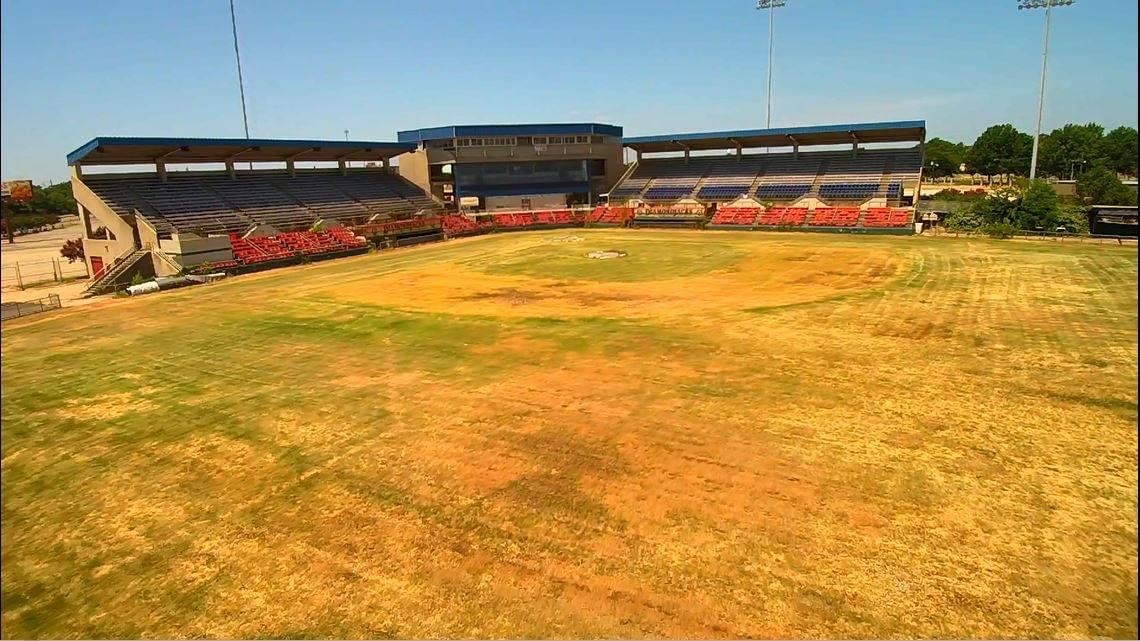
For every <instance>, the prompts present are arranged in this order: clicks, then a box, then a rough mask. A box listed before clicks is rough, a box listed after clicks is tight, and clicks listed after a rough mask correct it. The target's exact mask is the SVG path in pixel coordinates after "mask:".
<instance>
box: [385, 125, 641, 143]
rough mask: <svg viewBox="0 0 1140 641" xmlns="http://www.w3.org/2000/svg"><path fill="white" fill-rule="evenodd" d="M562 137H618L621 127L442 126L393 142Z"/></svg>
mask: <svg viewBox="0 0 1140 641" xmlns="http://www.w3.org/2000/svg"><path fill="white" fill-rule="evenodd" d="M565 134H583V135H589V134H599V135H602V136H614V137H616V138H620V137H621V135H622V128H621V127H618V126H615V125H605V124H601V123H596V122H578V123H546V124H522V125H450V126H446V127H429V128H426V129H409V130H407V131H400V132H397V133H396V139H397V140H399V141H400V142H422V141H424V140H443V139H447V138H463V137H469V136H542V135H553V136H557V135H565Z"/></svg>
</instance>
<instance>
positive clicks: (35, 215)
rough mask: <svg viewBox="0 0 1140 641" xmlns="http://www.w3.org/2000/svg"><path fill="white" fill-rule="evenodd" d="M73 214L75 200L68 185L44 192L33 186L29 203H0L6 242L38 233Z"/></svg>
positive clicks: (51, 188) (57, 186)
mask: <svg viewBox="0 0 1140 641" xmlns="http://www.w3.org/2000/svg"><path fill="white" fill-rule="evenodd" d="M74 212H75V198H74V197H73V196H72V194H71V183H60V184H58V185H52V186H50V187H47V188H43V187H37V186H35V185H33V186H32V199H31V200H30V201H28V202H15V201H12V200H5V201H3V203H0V216H2V217H3V219H4V228H5V232H6V233H7V234H8V242H9V243H11V242H13V240H14V239H13V237H12V236H13V234H14V233H15V232H29V231H38V230H39V229H42V228H44V227H50V226H51V225H54V224H56V223H58V222H59V217H60V216H61V215H63V214H69V213H74Z"/></svg>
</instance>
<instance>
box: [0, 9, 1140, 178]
mask: <svg viewBox="0 0 1140 641" xmlns="http://www.w3.org/2000/svg"><path fill="white" fill-rule="evenodd" d="M753 7H754V2H751V1H750V0H703V1H700V0H573V1H570V2H566V1H561V0H467V1H465V2H459V1H455V0H433V1H432V2H415V1H409V0H399V1H397V0H354V1H349V0H322V1H320V2H314V1H311V0H309V1H301V0H296V1H291V0H237V15H238V29H239V32H240V37H241V46H242V62H243V66H244V71H245V79H246V98H247V103H248V106H249V120H250V133H251V135H253V136H258V137H282V138H287V137H292V138H343V136H344V133H343V132H344V130H345V129H348V130H350V135H351V137H352V138H354V139H358V140H367V139H372V140H391V139H394V137H395V134H396V131H397V130H398V129H411V128H416V127H424V126H432V125H444V124H469V123H510V122H535V121H537V122H552V121H601V122H607V123H613V124H618V125H622V126H624V127H625V131H626V134H627V135H642V134H652V133H671V132H682V131H702V130H711V129H732V128H752V127H762V126H763V124H764V74H765V62H766V55H767V20H766V17H765V16H764V15H763V14H762V12H759V11H756V10H755V9H754V8H753ZM2 8H3V11H2V13H3V15H2V18H3V20H2V34H0V36H2V40H0V48H2V63H0V66H2V69H0V72H2V73H0V78H2V80H0V82H2V87H0V88H2V92H0V100H2V107H3V109H2V122H0V152H2V154H0V156H2V158H0V160H2V166H0V173H2V175H3V177H4V178H5V179H13V178H25V177H26V178H32V179H34V180H36V181H37V182H46V181H47V180H49V179H50V180H55V181H60V180H63V179H65V178H66V176H67V168H66V165H65V160H64V156H65V155H66V154H67V152H69V151H71V150H72V149H74V148H75V147H78V146H79V145H81V144H82V143H84V142H86V141H87V140H89V139H91V138H92V137H94V136H96V135H138V136H163V135H169V136H211V137H217V136H221V137H225V136H235V137H237V136H241V135H242V126H241V109H240V103H239V101H238V91H237V77H236V72H235V70H234V61H233V48H232V41H231V35H230V20H229V4H228V2H227V0H189V1H187V2H156V1H154V0H102V1H99V2H91V1H89V0H84V1H82V2H80V1H65V0H54V1H41V0H3V4H2ZM1044 17H1045V16H1044V12H1043V11H1040V10H1039V11H1020V12H1019V11H1018V10H1017V8H1016V1H1015V0H941V1H934V0H930V1H927V0H789V1H788V6H787V7H786V8H783V9H780V10H778V13H777V14H776V54H775V80H774V88H773V96H774V99H773V105H774V107H773V118H772V124H773V125H774V126H785V125H787V126H791V125H810V124H827V123H836V122H852V121H866V120H890V119H911V118H915V119H925V120H926V121H927V124H928V130H929V135H930V136H940V137H944V138H950V139H953V140H965V141H972V140H973V139H974V138H975V137H976V136H977V134H978V133H980V131H981V129H982V128H984V127H985V126H987V125H989V124H992V123H995V122H1012V123H1013V124H1014V125H1016V126H1017V127H1018V128H1020V129H1022V130H1023V131H1030V132H1031V131H1032V126H1033V118H1034V110H1035V105H1036V92H1037V82H1038V74H1039V71H1040V62H1041V59H1040V55H1041V34H1042V26H1043V22H1044ZM1136 24H1137V8H1136V2H1135V1H1134V0H1078V2H1077V3H1076V4H1075V5H1074V6H1072V7H1064V8H1059V9H1055V10H1054V20H1053V32H1052V44H1051V55H1050V65H1049V93H1048V101H1047V104H1046V113H1045V130H1046V131H1048V130H1049V129H1051V128H1053V127H1056V126H1058V125H1060V124H1063V123H1065V122H1069V121H1079V122H1086V121H1097V122H1100V123H1102V124H1104V125H1106V126H1108V127H1110V128H1111V127H1115V126H1117V125H1119V124H1127V125H1131V126H1135V125H1136V120H1137V117H1136V114H1137V82H1136V76H1137V30H1136Z"/></svg>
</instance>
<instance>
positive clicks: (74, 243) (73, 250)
mask: <svg viewBox="0 0 1140 641" xmlns="http://www.w3.org/2000/svg"><path fill="white" fill-rule="evenodd" d="M59 255H60V256H62V257H64V258H66V259H67V262H69V263H74V262H75V261H77V260H83V259H84V255H83V239H82V238H76V239H75V240H69V241H67V242H65V243H64V244H63V247H61V248H60V249H59Z"/></svg>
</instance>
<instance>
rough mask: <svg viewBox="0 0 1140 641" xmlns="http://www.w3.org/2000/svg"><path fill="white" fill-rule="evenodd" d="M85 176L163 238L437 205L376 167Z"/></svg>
mask: <svg viewBox="0 0 1140 641" xmlns="http://www.w3.org/2000/svg"><path fill="white" fill-rule="evenodd" d="M83 181H84V182H85V183H86V184H87V185H88V186H89V187H90V188H91V189H92V191H94V192H95V193H96V195H98V196H99V198H100V199H102V200H103V201H104V202H105V203H107V205H108V206H109V207H111V208H112V209H113V210H114V211H115V212H116V213H118V214H120V215H122V216H128V215H130V214H131V213H132V212H134V211H135V210H137V211H139V212H140V213H141V214H142V215H143V216H145V217H146V218H147V220H148V221H150V222H151V223H152V224H153V225H154V226H155V228H156V229H157V230H158V232H159V234H160V236H164V237H165V236H169V234H170V233H173V232H175V231H181V232H188V231H199V232H204V233H207V234H221V233H234V232H237V233H240V232H244V231H246V230H248V229H249V228H251V227H252V226H253V225H255V224H266V225H270V226H272V227H274V228H275V229H277V230H279V231H295V230H301V229H308V228H310V227H312V225H313V224H314V223H315V222H316V221H317V220H320V219H326V220H343V221H359V222H363V221H364V220H367V219H369V218H373V217H377V216H381V217H395V216H406V215H411V214H415V213H417V212H422V211H424V210H426V211H427V212H429V213H431V212H436V211H438V210H439V206H438V205H437V204H436V202H435V201H434V200H432V199H431V198H430V197H429V196H428V195H427V194H425V193H424V192H423V191H422V190H420V189H419V188H417V187H416V186H415V185H413V184H411V183H409V182H408V181H406V180H404V179H403V178H400V177H399V176H396V175H394V174H391V173H388V172H386V171H378V170H375V169H368V170H356V171H350V172H348V174H347V175H342V174H341V173H340V172H339V171H338V170H299V171H297V174H296V177H292V176H290V175H289V174H287V173H285V172H281V171H239V172H238V173H237V174H236V175H235V177H233V178H231V177H230V176H229V175H228V174H225V173H220V172H204V173H197V172H195V173H191V172H186V173H182V172H178V173H171V174H169V175H168V178H167V181H166V182H165V183H164V182H162V181H161V180H160V179H159V177H158V176H157V175H148V176H138V175H128V176H116V175H112V174H96V175H90V176H86V177H84V178H83Z"/></svg>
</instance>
